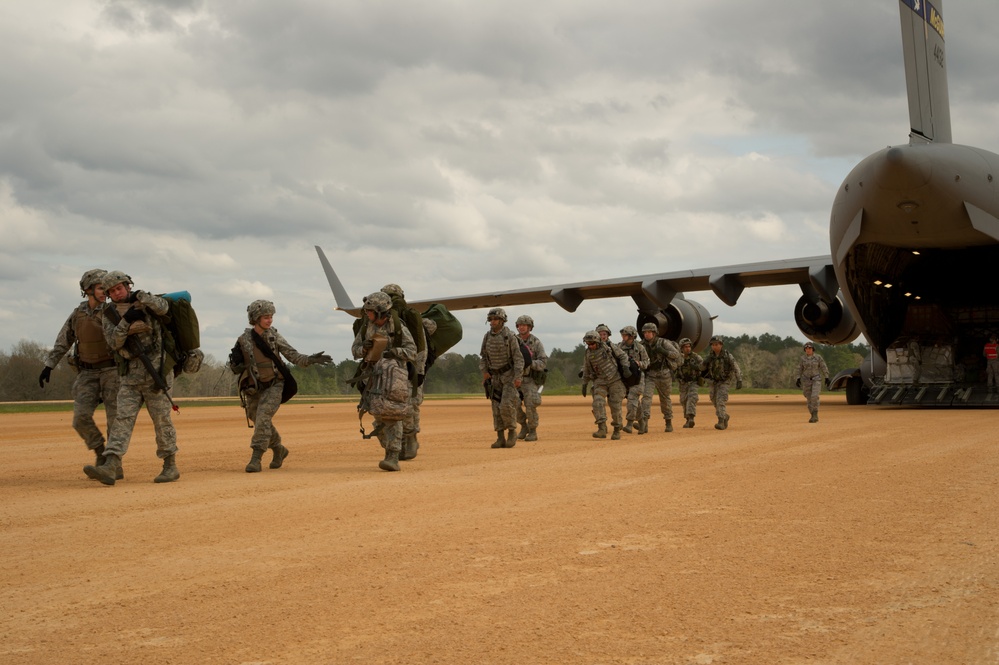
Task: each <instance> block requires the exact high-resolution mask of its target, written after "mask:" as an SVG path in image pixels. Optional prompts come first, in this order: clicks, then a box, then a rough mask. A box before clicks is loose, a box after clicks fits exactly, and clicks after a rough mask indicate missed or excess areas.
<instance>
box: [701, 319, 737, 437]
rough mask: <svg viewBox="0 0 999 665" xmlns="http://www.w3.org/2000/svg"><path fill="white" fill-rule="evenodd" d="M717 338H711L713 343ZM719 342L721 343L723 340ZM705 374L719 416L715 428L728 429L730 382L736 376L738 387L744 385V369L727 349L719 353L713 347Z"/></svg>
mask: <svg viewBox="0 0 999 665" xmlns="http://www.w3.org/2000/svg"><path fill="white" fill-rule="evenodd" d="M716 339H718V338H715V337H713V338H711V341H712V343H714V341H715V340H716ZM718 342H719V343H720V342H721V340H718ZM704 376H705V377H706V378H707V379H708V380H709V381H711V403H712V404H714V406H715V414H716V415H717V416H718V422H717V423H716V424H715V429H726V428H727V427H728V421H729V415H728V412H727V411H726V410H725V406H726V405H727V404H728V391H729V384H730V383H731V382H732V379H733V378H734V379H735V380H736V388H737V389H738V388H741V387H742V370H740V369H739V364H738V363H737V362H736V361H735V357H734V356H733V355H732V354H731V353H729V352H728V351H726V350H725V349H720V350H719V352H718V353H715V351H714V348H712V349H711V351H710V352H709V353H708V357H707V358H705V359H704Z"/></svg>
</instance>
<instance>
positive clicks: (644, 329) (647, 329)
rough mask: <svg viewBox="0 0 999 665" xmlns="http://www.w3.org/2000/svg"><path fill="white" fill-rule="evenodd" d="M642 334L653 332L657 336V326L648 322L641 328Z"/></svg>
mask: <svg viewBox="0 0 999 665" xmlns="http://www.w3.org/2000/svg"><path fill="white" fill-rule="evenodd" d="M642 332H643V333H647V332H654V333H655V334H657V335H658V334H659V326H657V325H656V324H654V323H652V322H651V321H649V322H648V323H646V324H645V325H644V326H642Z"/></svg>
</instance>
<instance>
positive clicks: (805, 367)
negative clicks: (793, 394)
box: [798, 343, 829, 423]
mask: <svg viewBox="0 0 999 665" xmlns="http://www.w3.org/2000/svg"><path fill="white" fill-rule="evenodd" d="M805 348H811V349H812V351H813V352H812V354H811V355H809V354H808V353H805V354H803V355H802V356H801V360H800V361H799V362H798V383H799V385H800V387H801V393H802V394H803V395H804V396H805V401H806V402H808V412H809V413H810V414H811V416H812V417H811V419H810V420H809V421H808V422H810V423H815V422H818V421H819V394H820V393H821V392H822V383H823V381H824V380H826V381H827V380H829V368H828V367H827V366H826V361H825V360H823V358H822V356H820V355H819V354H817V353H815V352H814V350H815V347H814V346H812V345H811V343H809V344H806V345H805Z"/></svg>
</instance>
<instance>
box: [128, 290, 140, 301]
mask: <svg viewBox="0 0 999 665" xmlns="http://www.w3.org/2000/svg"><path fill="white" fill-rule="evenodd" d="M141 294H142V291H141V290H138V291H132V292H131V293H129V294H128V302H138V301H139V296H140V295H141Z"/></svg>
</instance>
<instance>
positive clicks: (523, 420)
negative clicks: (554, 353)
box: [517, 314, 548, 441]
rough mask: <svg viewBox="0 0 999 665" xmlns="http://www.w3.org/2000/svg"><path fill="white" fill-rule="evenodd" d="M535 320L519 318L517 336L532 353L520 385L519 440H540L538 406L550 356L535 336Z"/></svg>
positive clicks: (526, 317) (527, 317) (526, 316)
mask: <svg viewBox="0 0 999 665" xmlns="http://www.w3.org/2000/svg"><path fill="white" fill-rule="evenodd" d="M533 331H534V319H532V318H531V317H529V316H528V315H527V314H524V315H522V316H520V317H518V318H517V334H518V336H519V337H520V342H519V343H520V344H523V345H524V346H525V347H527V350H528V351H530V353H531V364H530V365H525V366H524V380H523V381H522V382H521V384H520V394H521V395H522V397H523V399H522V400H521V404H520V405H519V406H518V407H517V422H518V423H519V424H520V432H519V433H518V434H517V438H518V439H523V440H524V441H537V440H538V406H540V405H541V391H540V390H539V387H540V386H542V385H544V382H545V372H546V371H547V370H546V367H547V366H548V356H547V355H545V347H544V345H543V344H542V343H541V340H540V339H538V338H537V337H535V336H534V334H533Z"/></svg>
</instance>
